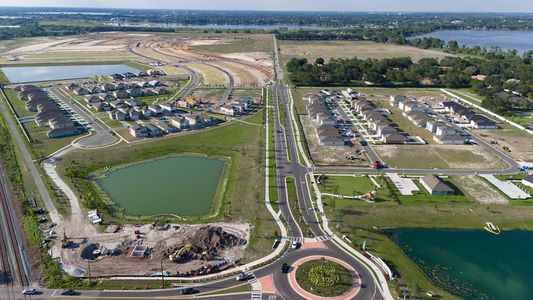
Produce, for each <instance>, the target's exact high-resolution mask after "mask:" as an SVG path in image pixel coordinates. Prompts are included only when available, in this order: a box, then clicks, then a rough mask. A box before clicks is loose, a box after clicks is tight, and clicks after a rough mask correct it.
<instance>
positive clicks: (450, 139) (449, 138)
mask: <svg viewBox="0 0 533 300" xmlns="http://www.w3.org/2000/svg"><path fill="white" fill-rule="evenodd" d="M433 140H434V141H435V142H437V143H439V144H441V145H462V144H464V143H465V142H466V138H465V137H464V136H460V135H435V136H433Z"/></svg>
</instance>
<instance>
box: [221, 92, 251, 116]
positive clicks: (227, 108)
mask: <svg viewBox="0 0 533 300" xmlns="http://www.w3.org/2000/svg"><path fill="white" fill-rule="evenodd" d="M253 103H254V99H253V97H252V96H242V97H238V98H236V99H234V100H232V101H231V102H230V103H226V104H224V105H222V106H221V107H220V112H221V113H223V114H226V115H230V116H237V115H241V114H244V113H246V112H247V111H248V110H250V109H251V107H252V105H253Z"/></svg>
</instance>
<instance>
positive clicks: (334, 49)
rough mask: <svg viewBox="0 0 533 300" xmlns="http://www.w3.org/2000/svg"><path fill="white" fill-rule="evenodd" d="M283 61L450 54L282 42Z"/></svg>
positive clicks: (354, 44) (348, 43) (406, 48)
mask: <svg viewBox="0 0 533 300" xmlns="http://www.w3.org/2000/svg"><path fill="white" fill-rule="evenodd" d="M279 45H280V48H281V58H282V61H284V62H287V61H289V60H290V59H292V58H293V57H297V58H307V59H308V60H310V61H314V60H315V59H317V58H318V57H322V58H324V59H325V60H326V61H328V60H329V59H330V58H334V57H335V58H353V57H358V58H363V59H364V58H387V57H405V56H409V57H411V58H412V59H413V61H418V60H420V59H421V58H426V57H435V58H442V57H445V56H451V55H450V54H447V53H444V52H440V51H435V50H424V49H419V48H415V47H410V46H399V45H389V44H378V43H374V42H368V41H280V42H279Z"/></svg>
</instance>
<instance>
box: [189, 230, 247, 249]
mask: <svg viewBox="0 0 533 300" xmlns="http://www.w3.org/2000/svg"><path fill="white" fill-rule="evenodd" d="M189 242H190V243H191V244H193V245H196V246H198V247H201V248H203V249H205V250H208V251H209V252H210V250H212V249H216V250H217V252H218V250H224V249H228V248H230V247H233V246H241V245H244V244H246V240H244V239H241V238H239V237H237V236H235V235H233V234H231V233H228V232H226V231H224V229H222V227H213V226H204V227H201V228H200V229H199V230H197V231H196V233H195V234H194V235H193V236H191V238H190V240H189Z"/></svg>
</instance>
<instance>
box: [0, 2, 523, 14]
mask: <svg viewBox="0 0 533 300" xmlns="http://www.w3.org/2000/svg"><path fill="white" fill-rule="evenodd" d="M0 2H1V3H0V6H60V7H102V8H108V7H118V8H175V9H218V10H232V9H241V10H305V11H431V12H436V11H439V12H441V11H442V12H533V1H532V0H505V1H502V0H326V1H324V0H229V1H228V0H194V1H190V0H186V1H183V0H149V1H146V0H46V1H43V0H1V1H0Z"/></svg>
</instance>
